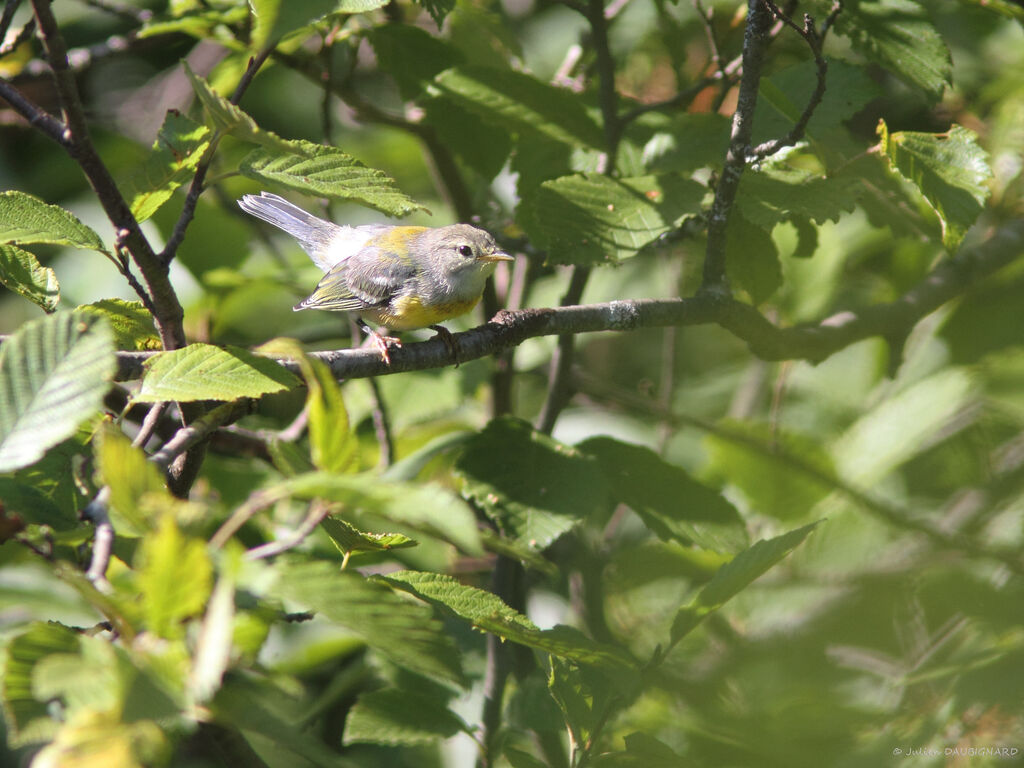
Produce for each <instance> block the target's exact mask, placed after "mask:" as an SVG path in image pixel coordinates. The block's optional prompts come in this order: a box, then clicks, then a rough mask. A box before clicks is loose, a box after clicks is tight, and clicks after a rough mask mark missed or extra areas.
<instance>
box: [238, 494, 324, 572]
mask: <svg viewBox="0 0 1024 768" xmlns="http://www.w3.org/2000/svg"><path fill="white" fill-rule="evenodd" d="M330 512H331V505H330V504H328V503H326V502H323V501H314V502H312V503H310V505H309V511H308V512H307V513H306V517H305V519H304V520H303V521H302V524H301V525H299V527H298V528H296V529H295V532H294V533H292V535H291V536H289V537H288V538H286V539H280V540H279V541H270V542H267V543H266V544H261V545H260V546H258V547H253V548H252V549H250V550H249V551H248V552H246V553H245V558H246V559H247V560H261V559H263V558H265V557H275V556H276V555H280V554H282V553H284V552H287V551H288V550H289V549H294V548H295V547H297V546H299V544H301V543H302V542H303V541H305V540H306V538H307V537H308V536H309V534H311V533H312V532H313V531H315V530H316V527H317V526H318V525H320V521H321V520H323V519H324V518H325V517H327V515H328V514H330Z"/></svg>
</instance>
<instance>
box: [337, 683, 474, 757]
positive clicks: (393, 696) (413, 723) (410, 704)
mask: <svg viewBox="0 0 1024 768" xmlns="http://www.w3.org/2000/svg"><path fill="white" fill-rule="evenodd" d="M468 730H469V726H467V725H466V724H465V723H464V722H463V721H462V718H460V717H459V716H458V715H456V714H455V713H454V712H452V711H451V710H450V709H448V707H447V706H446V702H445V701H444V700H443V699H439V698H436V697H431V696H426V695H424V694H422V693H418V692H416V691H409V690H399V689H396V688H385V689H383V690H380V691H371V692H369V693H364V694H363V695H362V696H360V697H359V699H358V700H357V701H356V703H355V705H354V706H353V707H352V709H351V710H350V711H349V713H348V716H347V717H346V718H345V735H344V743H345V744H355V743H368V744H387V745H390V746H397V745H416V744H429V743H431V742H434V741H437V740H438V739H446V738H448V737H449V736H454V735H455V734H456V733H459V732H460V731H468Z"/></svg>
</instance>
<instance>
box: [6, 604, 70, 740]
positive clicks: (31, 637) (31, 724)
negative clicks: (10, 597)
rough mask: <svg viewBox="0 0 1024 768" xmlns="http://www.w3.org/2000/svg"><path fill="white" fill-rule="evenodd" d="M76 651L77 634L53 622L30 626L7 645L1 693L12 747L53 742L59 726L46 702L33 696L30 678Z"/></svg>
mask: <svg viewBox="0 0 1024 768" xmlns="http://www.w3.org/2000/svg"><path fill="white" fill-rule="evenodd" d="M77 649H78V635H77V633H75V632H73V631H72V630H70V629H68V628H67V627H64V626H62V625H60V624H57V623H56V622H50V623H47V624H42V623H36V624H31V625H30V626H29V627H28V628H27V629H26V630H24V631H23V632H21V633H20V634H18V635H17V636H15V637H14V638H13V639H11V640H10V641H8V642H7V644H6V647H5V654H4V657H3V674H2V675H0V689H2V691H3V705H4V719H5V721H6V723H7V728H8V736H7V738H8V741H9V743H10V744H11V746H15V747H17V746H24V745H25V744H35V743H38V742H42V741H49V740H50V739H51V738H53V735H54V734H55V733H56V731H57V728H58V725H59V724H58V722H57V721H56V720H55V719H53V718H52V717H51V716H50V710H49V704H48V702H46V701H39V700H37V699H36V698H35V696H34V695H33V692H32V675H33V672H34V670H35V668H36V666H37V665H38V664H39V663H40V662H41V661H43V660H44V659H46V658H48V657H50V656H52V655H54V654H64V653H74V652H75V651H76V650H77Z"/></svg>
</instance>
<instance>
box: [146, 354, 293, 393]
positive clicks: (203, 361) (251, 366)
mask: <svg viewBox="0 0 1024 768" xmlns="http://www.w3.org/2000/svg"><path fill="white" fill-rule="evenodd" d="M145 368H146V372H145V374H144V376H143V379H142V386H141V387H139V391H138V392H137V393H136V394H135V395H134V396H133V399H134V400H136V401H137V402H142V403H156V402H160V401H162V400H174V401H177V402H190V401H193V400H237V399H239V398H242V397H260V396H262V395H265V394H268V393H270V392H281V391H283V390H286V389H291V388H292V387H294V386H296V385H297V384H298V383H299V381H298V379H297V378H295V376H294V375H293V374H291V373H289V372H288V371H287V370H286V369H285V368H282V367H281V366H280V365H279V364H278V363H276V362H274V361H273V360H270V359H268V358H266V357H259V356H258V355H254V354H252V353H251V352H249V351H247V350H244V349H240V348H238V347H225V348H223V349H222V348H220V347H215V346H212V345H210V344H190V345H189V346H187V347H184V348H183V349H176V350H173V351H171V352H160V353H158V354H156V355H153V356H152V357H151V358H149V359H148V360H146V363H145Z"/></svg>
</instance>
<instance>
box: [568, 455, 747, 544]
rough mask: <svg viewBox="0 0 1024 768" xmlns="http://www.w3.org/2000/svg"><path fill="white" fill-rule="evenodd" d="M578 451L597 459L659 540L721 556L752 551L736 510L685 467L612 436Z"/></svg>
mask: <svg viewBox="0 0 1024 768" xmlns="http://www.w3.org/2000/svg"><path fill="white" fill-rule="evenodd" d="M576 447H577V448H579V449H580V450H581V451H583V452H584V453H586V454H589V455H591V456H594V457H596V458H597V460H598V462H599V463H600V465H601V468H602V469H603V470H604V475H605V477H606V478H607V481H608V484H609V486H610V488H611V493H612V496H613V497H614V498H615V500H616V501H619V502H622V503H624V504H627V505H629V506H630V507H631V508H632V509H633V510H634V511H635V512H636V513H637V514H638V515H639V516H640V517H641V519H642V520H643V521H644V523H645V524H646V525H647V527H648V528H650V529H651V530H652V531H654V533H655V534H657V536H658V537H659V538H660V539H662V540H664V541H670V540H675V541H678V542H680V543H683V544H689V543H691V542H692V543H694V544H696V545H697V546H699V547H703V548H704V549H711V550H714V551H716V552H735V551H737V550H738V549H742V548H743V547H746V546H747V544H748V539H747V531H746V527H745V526H744V524H743V520H742V519H741V518H740V516H739V513H738V512H737V511H736V508H735V507H734V506H733V505H732V504H730V503H729V502H728V501H726V500H725V499H724V498H723V497H722V495H721V494H719V493H716V492H714V491H713V490H711V489H710V488H708V487H707V486H705V485H702V484H701V483H698V482H697V481H696V480H694V479H693V478H692V477H690V475H689V474H688V473H687V472H686V471H685V470H684V469H683V468H682V467H677V466H674V465H672V464H669V463H667V462H666V461H664V460H663V459H662V458H661V457H660V456H658V454H656V453H655V452H654V451H652V450H650V449H649V448H644V447H642V446H639V445H630V444H629V443H623V442H620V441H618V440H613V439H612V438H610V437H594V438H591V439H589V440H586V441H584V442H582V443H580V444H578V445H577V446H576Z"/></svg>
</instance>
